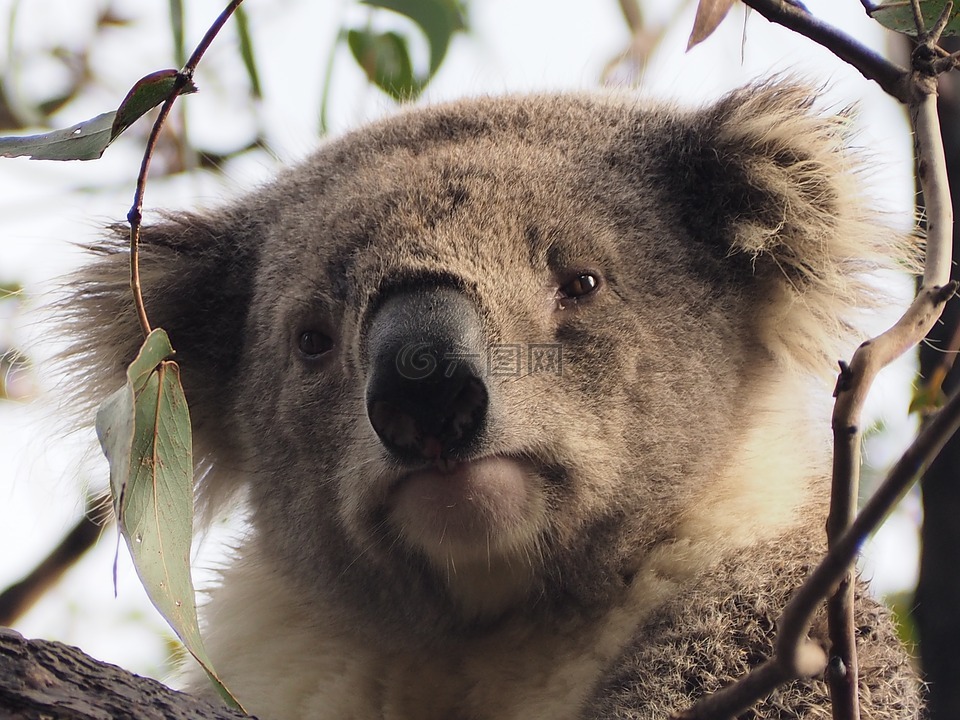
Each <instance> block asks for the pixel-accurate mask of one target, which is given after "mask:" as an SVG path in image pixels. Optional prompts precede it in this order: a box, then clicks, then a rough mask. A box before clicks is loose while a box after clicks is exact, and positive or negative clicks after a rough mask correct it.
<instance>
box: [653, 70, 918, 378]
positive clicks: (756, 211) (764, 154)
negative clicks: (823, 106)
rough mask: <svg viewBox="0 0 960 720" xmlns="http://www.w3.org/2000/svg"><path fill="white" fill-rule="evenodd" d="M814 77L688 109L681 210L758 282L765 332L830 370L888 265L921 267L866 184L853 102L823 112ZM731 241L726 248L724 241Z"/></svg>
mask: <svg viewBox="0 0 960 720" xmlns="http://www.w3.org/2000/svg"><path fill="white" fill-rule="evenodd" d="M815 97H816V92H815V90H813V89H812V88H810V87H806V86H802V85H797V84H785V83H782V82H771V83H767V84H761V85H754V86H750V87H747V88H743V89H741V90H737V91H735V92H733V93H731V94H730V95H728V96H726V97H725V98H723V99H722V100H721V101H720V102H718V103H717V104H716V105H714V106H712V107H710V108H707V109H704V110H701V111H700V112H698V113H696V114H694V115H693V116H691V117H690V118H689V119H688V122H689V123H690V124H689V125H687V126H686V128H685V130H684V131H683V132H682V133H681V136H682V138H683V139H681V140H680V141H679V142H678V143H677V144H676V145H675V146H674V147H672V149H671V151H670V152H669V153H668V154H669V155H671V156H672V157H671V159H670V162H672V163H675V167H674V172H675V173H676V174H677V175H678V176H679V177H682V178H683V180H682V181H681V183H680V185H681V186H680V187H677V184H676V183H675V184H674V188H675V190H676V191H677V192H678V194H679V196H680V198H681V199H680V207H681V208H696V209H697V211H696V212H693V213H688V214H689V215H690V216H689V217H687V218H686V220H685V222H686V224H687V226H688V228H689V229H690V230H691V231H692V233H693V234H694V235H695V236H696V237H697V239H699V241H700V242H703V243H707V244H712V245H714V247H713V249H712V252H713V253H717V254H722V255H724V256H725V258H726V259H725V260H723V264H724V265H726V267H727V268H728V270H729V272H730V275H731V277H734V276H735V277H736V278H737V279H738V280H737V282H747V283H751V284H752V288H753V289H755V291H756V292H749V293H747V294H746V295H745V297H751V298H752V299H753V301H754V302H755V303H756V304H757V306H756V307H753V308H749V309H745V312H749V313H754V314H756V316H757V317H758V320H759V322H760V327H759V334H760V340H761V342H763V343H764V344H765V345H766V346H767V347H769V348H770V349H771V350H772V351H774V352H775V353H776V354H777V355H778V356H780V357H781V359H785V360H791V361H798V362H800V364H801V365H803V366H805V367H806V368H807V369H817V370H820V371H823V370H827V371H829V370H830V369H832V368H835V363H836V359H837V358H839V357H843V356H844V355H849V353H850V351H851V348H850V347H849V344H848V343H849V340H850V339H851V332H852V330H853V326H854V324H855V316H854V315H852V314H851V310H853V309H855V308H865V307H870V306H872V305H875V304H876V303H877V301H878V292H877V285H876V282H875V281H871V280H869V279H868V278H867V276H868V275H869V274H871V273H873V274H875V273H876V271H877V270H880V269H882V268H891V267H896V266H900V267H901V268H902V267H910V268H911V269H912V268H914V267H915V261H916V255H917V244H918V243H917V242H916V238H911V237H909V236H907V235H905V234H903V233H896V232H894V231H892V230H891V229H890V228H889V227H888V226H887V225H886V224H885V220H888V218H884V217H883V213H882V212H881V211H879V210H877V209H876V207H875V206H874V205H872V204H871V203H870V201H869V198H868V197H867V196H866V194H865V192H864V188H863V184H864V181H865V179H864V177H863V176H864V173H863V172H861V160H860V159H859V158H858V157H857V155H856V153H854V152H852V151H851V150H850V149H849V146H848V143H849V140H850V134H851V133H850V129H851V117H850V112H849V111H848V110H845V111H842V112H840V113H837V114H833V115H825V114H821V113H818V112H816V111H815V110H814V107H813V105H814V99H815ZM717 242H720V243H722V244H723V247H720V248H717V247H715V244H716V243H717Z"/></svg>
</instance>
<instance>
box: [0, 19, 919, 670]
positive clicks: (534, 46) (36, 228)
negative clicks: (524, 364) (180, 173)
mask: <svg viewBox="0 0 960 720" xmlns="http://www.w3.org/2000/svg"><path fill="white" fill-rule="evenodd" d="M222 4H223V2H222V1H221V0H191V1H190V2H187V3H186V5H187V6H188V20H187V22H188V26H187V28H188V30H187V32H188V40H187V44H188V47H191V46H192V44H193V43H195V42H196V40H197V39H198V38H199V36H200V34H201V33H202V32H203V30H204V29H205V28H206V27H207V25H208V24H209V23H210V21H211V20H212V19H213V18H214V17H215V16H216V15H217V13H219V11H220V9H221V6H222ZM646 4H647V5H651V6H656V8H658V10H656V11H654V10H649V11H648V14H649V15H650V20H653V21H656V20H657V19H666V18H669V17H670V16H671V14H672V12H673V11H672V6H673V4H674V3H673V2H672V0H670V1H660V2H651V1H650V0H648V2H647V3H646ZM103 5H104V3H103V2H94V1H93V0H87V1H86V2H76V0H30V1H29V2H20V3H19V11H18V16H17V17H18V24H17V26H16V28H15V33H14V45H13V48H12V49H11V47H9V46H6V47H5V46H4V45H3V44H2V43H0V71H2V72H3V73H4V75H5V79H4V83H5V89H6V91H7V93H8V95H13V96H14V97H22V98H30V97H33V96H35V91H34V88H48V87H50V85H51V84H54V85H55V84H56V83H57V82H58V79H57V75H56V72H55V68H53V67H51V66H49V65H46V66H33V65H27V64H22V63H23V60H22V59H23V58H25V57H28V56H29V49H30V48H32V47H43V46H49V45H52V44H63V45H66V46H69V47H84V46H86V44H87V43H88V40H89V37H90V30H89V28H90V26H91V22H92V20H91V18H92V17H94V16H95V11H96V9H97V8H100V7H102V6H103ZM807 5H808V7H809V8H810V9H811V10H812V11H813V12H814V13H816V14H818V15H819V16H821V17H823V18H825V19H828V20H830V21H832V22H834V23H835V24H837V25H838V26H841V27H843V28H844V29H845V30H846V31H847V32H849V33H851V34H854V35H856V36H858V37H860V38H863V39H864V40H865V42H867V43H868V44H870V45H871V46H872V47H874V48H877V49H882V48H883V42H884V35H883V33H882V32H881V31H880V30H879V29H878V28H877V27H876V26H875V25H874V23H872V21H870V20H869V19H868V18H866V17H865V15H864V13H863V10H862V7H861V5H860V3H859V2H858V1H857V0H808V1H807ZM13 6H14V3H13V0H0V38H6V37H7V35H8V28H7V22H8V19H9V17H10V11H11V9H12V8H13ZM245 6H246V8H247V11H248V13H249V15H250V20H251V26H252V28H253V30H254V42H255V44H256V47H257V50H258V59H259V61H260V70H261V74H262V80H263V85H264V88H265V90H266V98H265V101H264V103H263V105H262V106H261V108H260V109H259V113H260V117H261V119H262V121H263V123H264V125H265V127H267V128H268V139H269V141H270V143H271V146H272V150H273V152H274V153H275V154H276V156H277V157H279V158H280V159H281V160H282V161H292V160H295V159H297V158H299V157H302V156H303V155H305V154H306V153H307V152H309V151H310V149H311V148H312V147H314V145H315V144H316V141H317V138H316V127H317V121H316V114H317V108H318V107H319V104H320V92H321V85H322V79H321V73H322V69H323V65H324V63H325V62H326V58H327V55H328V53H329V48H330V43H331V41H332V39H333V37H334V35H335V33H336V27H337V23H338V21H339V19H340V18H341V17H349V18H354V17H357V18H360V19H361V20H362V19H363V17H365V16H364V15H363V14H359V15H357V12H356V9H355V8H353V9H345V8H346V3H345V2H341V0H247V2H246V3H245ZM471 6H472V10H473V13H472V26H473V33H472V35H471V36H470V37H467V38H458V39H457V40H456V41H455V42H454V45H453V46H452V48H451V51H450V54H449V56H448V59H447V62H446V63H445V65H444V66H443V68H442V69H441V71H440V73H439V75H438V77H437V78H436V80H435V82H434V84H433V85H432V86H431V87H430V89H429V92H428V93H427V99H428V100H429V101H436V100H441V99H445V98H451V97H458V96H463V95H465V94H467V95H470V94H480V93H488V94H495V93H502V92H508V91H518V90H546V89H555V90H560V89H568V88H590V87H594V86H595V85H596V83H597V78H598V77H599V75H600V73H601V71H602V69H603V68H604V66H605V65H606V63H607V62H608V61H609V60H610V59H611V58H612V57H613V56H614V55H616V54H617V53H619V52H620V51H621V50H623V49H624V47H625V46H626V43H627V41H628V38H627V33H626V29H625V27H624V25H623V22H622V20H621V19H620V15H619V10H618V8H617V5H616V2H615V0H590V1H584V0H473V1H472V3H471ZM115 7H117V8H118V10H119V12H120V14H122V15H124V16H127V17H130V18H134V19H136V20H137V22H136V23H135V25H134V26H133V27H130V28H120V29H116V30H115V31H112V32H111V33H109V34H108V35H107V36H105V37H102V38H100V39H99V41H98V43H97V46H96V47H95V48H91V53H92V55H91V61H92V63H93V65H94V67H95V68H96V71H97V74H98V77H101V78H102V80H103V82H102V83H101V86H100V87H99V88H98V89H97V91H96V93H94V94H93V96H92V97H90V98H85V99H84V100H82V101H80V102H76V103H73V104H71V105H70V106H68V108H66V109H65V111H64V112H62V113H61V115H60V118H59V119H60V120H62V122H61V123H60V125H61V126H68V125H71V124H73V123H75V122H78V121H80V120H83V119H85V118H87V117H92V116H94V115H96V114H98V113H100V112H103V111H105V110H108V109H111V108H114V107H115V106H116V105H117V104H118V102H119V100H120V99H121V98H122V97H123V95H124V94H125V92H126V90H127V89H128V88H129V86H130V85H132V84H133V83H134V82H135V81H136V80H137V79H138V78H139V77H141V76H142V75H144V74H146V73H147V72H150V71H153V70H156V69H160V68H165V67H170V66H172V65H173V60H172V56H171V52H172V51H171V43H170V39H169V30H168V27H167V24H166V12H167V7H168V3H167V0H125V1H123V2H117V3H115ZM691 26H692V9H688V11H687V12H686V13H685V14H684V15H683V16H682V17H681V19H680V20H679V22H678V23H677V24H676V28H675V30H674V31H672V32H671V33H669V34H668V35H667V36H666V38H665V39H664V41H663V44H662V47H661V50H660V51H659V52H658V53H657V54H656V55H655V56H654V59H653V61H652V63H651V65H650V67H649V68H648V70H647V73H646V75H645V79H644V83H643V87H642V89H641V92H643V93H645V94H648V95H651V96H655V97H666V98H677V99H681V100H686V101H690V100H691V99H695V98H696V99H704V98H712V97H716V96H717V95H719V94H721V93H722V92H724V91H725V90H728V89H730V88H732V87H734V86H736V85H739V84H742V83H744V82H746V81H749V80H750V79H752V78H755V77H758V76H762V75H764V74H767V73H769V72H777V71H795V72H799V73H800V74H801V75H803V76H807V77H810V78H812V79H813V80H815V81H827V82H829V83H830V86H829V89H828V91H827V92H828V98H829V101H830V102H833V103H835V104H836V105H838V106H840V105H846V104H847V103H849V102H850V100H851V99H857V100H859V101H860V102H861V103H862V118H863V120H862V123H861V125H862V134H861V136H860V142H861V143H862V144H863V145H864V146H865V147H866V148H868V149H869V150H870V151H871V152H872V153H874V154H875V155H876V157H877V159H878V169H877V172H876V180H877V184H878V188H879V193H878V196H879V202H880V205H881V207H882V208H883V209H885V210H887V211H890V212H893V213H895V214H897V215H898V216H899V217H902V218H903V219H904V224H905V225H906V224H908V223H909V222H910V213H911V202H912V191H913V186H912V179H911V168H910V143H909V138H908V135H907V131H906V126H905V121H904V119H903V116H902V113H901V112H900V110H899V108H898V107H897V106H896V104H895V103H893V102H892V101H890V100H889V99H888V98H886V97H885V96H884V95H883V93H882V92H881V91H880V90H879V88H876V87H875V86H874V85H873V84H871V83H868V82H866V81H865V80H863V79H862V78H861V77H860V76H859V74H858V73H857V72H856V71H854V70H852V69H850V68H848V67H846V66H844V65H842V64H841V63H839V61H836V60H835V59H834V58H833V56H832V55H830V54H829V53H828V52H826V51H825V50H823V49H821V48H819V47H818V46H816V45H814V44H812V43H811V42H809V41H807V40H805V39H803V38H797V37H795V36H793V35H792V34H791V33H790V32H788V31H785V30H783V29H781V28H777V27H772V26H770V25H769V24H768V23H767V22H766V21H765V20H764V19H763V18H762V17H760V16H759V15H755V14H754V15H752V16H751V17H750V18H749V19H748V20H747V22H746V23H745V22H744V12H743V9H742V8H740V7H738V8H736V9H735V10H734V11H733V13H732V14H731V17H730V18H728V19H727V21H726V22H725V24H724V25H723V26H722V27H721V28H720V30H719V31H718V32H717V33H716V34H715V35H714V36H713V37H711V38H710V39H708V40H707V41H706V42H705V43H703V44H702V45H700V46H699V47H697V48H695V49H694V50H693V51H691V52H690V53H688V54H684V53H683V49H684V47H685V46H686V37H687V35H688V33H689V29H690V27H691ZM744 34H745V35H744ZM744 37H745V42H744ZM335 68H336V69H335V72H334V76H333V83H334V85H333V97H332V101H331V109H332V112H331V118H332V124H333V127H334V129H335V130H339V129H343V128H347V127H350V126H353V125H355V124H357V123H358V122H360V121H362V120H365V119H369V118H372V117H375V116H377V115H379V114H381V113H383V112H387V111H389V108H390V106H391V104H390V102H389V101H388V100H386V99H385V98H384V97H383V96H382V95H380V94H379V93H378V92H377V91H375V90H371V89H369V88H368V87H366V85H365V84H364V83H363V81H362V78H361V77H360V72H359V70H358V69H357V68H356V67H355V65H354V63H353V61H352V59H351V58H350V57H349V56H348V55H346V54H344V53H341V54H340V56H339V57H338V58H337V63H336V65H335ZM11 71H14V72H11ZM242 72H243V71H242V69H241V68H240V64H239V62H238V58H237V55H236V52H235V38H234V37H233V35H232V33H231V32H226V31H225V32H224V34H223V35H222V36H221V38H220V39H219V40H218V41H217V42H216V43H215V44H214V46H213V48H212V49H211V51H210V53H209V55H208V57H207V59H206V60H205V61H204V64H203V65H202V66H201V73H200V74H199V76H198V84H199V85H200V88H201V92H200V93H199V94H197V95H194V96H190V97H188V98H185V99H184V100H183V102H185V104H186V107H187V108H188V110H187V111H188V113H189V124H190V128H191V131H192V133H193V137H194V138H195V141H196V143H197V144H198V145H199V146H201V147H205V148H209V149H211V150H222V149H228V148H230V147H232V146H233V145H234V144H235V143H237V142H239V141H240V140H242V139H243V138H245V137H246V136H247V134H248V133H249V131H250V128H251V127H252V126H253V123H254V119H253V117H252V116H251V114H250V110H249V107H248V105H247V104H246V101H245V99H243V98H241V99H240V100H236V99H235V98H236V97H237V93H238V91H237V90H236V87H238V86H239V87H241V88H243V87H244V85H243V75H242ZM239 92H240V93H241V94H242V92H243V91H242V90H241V91H239ZM41 94H42V93H41ZM698 101H699V100H698ZM141 152H142V149H141V147H140V146H139V145H138V144H136V143H135V142H134V141H133V140H129V141H128V140H125V139H124V138H121V140H120V141H118V142H117V143H116V144H115V145H114V146H112V147H111V148H109V149H108V150H107V152H106V154H105V155H104V157H103V159H101V160H99V161H96V162H90V163H40V162H34V161H28V160H8V159H0V281H3V280H4V279H13V278H15V279H18V280H21V281H24V282H25V283H26V284H27V291H28V300H29V303H30V305H31V307H36V306H39V305H40V304H42V302H43V298H44V297H45V294H46V293H48V292H49V290H50V287H51V283H52V281H53V279H54V278H56V277H57V276H59V275H62V274H63V273H64V272H65V271H67V270H68V269H69V268H71V267H73V266H75V264H76V263H77V262H78V257H79V256H78V253H77V252H76V251H75V250H74V249H73V248H71V247H70V246H69V243H75V242H82V241H84V240H86V239H90V238H93V237H95V236H96V235H97V234H98V233H99V232H100V229H101V227H102V226H103V225H104V224H106V223H107V222H111V221H116V220H122V219H123V218H124V217H125V215H126V212H127V210H128V209H129V205H130V202H131V200H132V196H133V187H134V178H135V175H136V172H137V169H138V167H139V162H140V153H141ZM275 167H276V163H275V162H274V160H273V159H272V158H271V157H270V156H268V155H267V154H264V153H261V154H258V155H255V156H251V157H249V158H245V159H243V160H241V161H236V162H231V163H229V164H228V165H227V166H226V168H225V173H224V175H223V176H210V175H194V176H185V177H177V178H173V179H166V180H158V181H154V182H152V183H151V184H150V185H148V188H147V195H146V207H147V208H150V207H198V206H200V207H202V206H209V205H213V204H215V203H216V202H217V201H218V200H220V199H222V198H225V197H229V196H230V194H231V193H232V192H234V191H235V190H236V189H238V188H243V187H247V186H249V185H251V184H253V183H256V182H261V181H263V180H264V179H266V178H267V177H269V175H270V174H271V172H272V171H273V170H274V168H275ZM3 331H4V325H3V319H2V318H0V333H2V332H3ZM17 332H18V333H19V336H20V337H22V338H27V342H28V344H29V346H30V348H31V352H32V353H33V354H34V356H36V357H38V358H41V359H42V358H43V357H44V356H45V355H47V354H48V353H49V349H50V348H51V347H55V346H56V343H57V328H56V327H54V326H51V325H50V324H49V323H45V322H44V315H43V313H42V311H39V310H38V311H36V312H31V313H28V315H27V317H26V318H25V319H24V321H23V323H22V324H21V326H19V327H18V329H17ZM0 337H2V336H0ZM906 372H909V371H906ZM905 376H906V374H905V372H904V371H901V372H900V375H899V378H900V382H899V383H889V384H887V385H885V386H884V387H881V388H878V390H879V392H878V393H877V398H876V401H875V407H876V408H878V409H879V411H881V412H883V413H884V420H885V422H886V423H887V425H888V426H889V427H890V428H892V432H891V433H890V434H888V437H890V438H891V439H890V440H889V442H888V443H887V444H886V445H885V446H884V447H877V448H874V449H873V451H872V452H873V453H874V454H876V455H882V454H892V452H893V449H895V448H896V447H897V446H900V447H902V446H903V445H904V443H905V442H907V440H908V437H909V427H910V424H909V422H908V421H907V420H906V417H905V410H903V408H905V407H906V403H907V390H906V388H905V386H904V383H903V378H904V377H905ZM57 382H58V381H57V379H56V374H55V368H52V369H51V368H48V367H45V368H44V372H43V374H42V394H41V397H40V398H39V399H38V400H36V401H35V402H33V403H31V404H30V405H15V404H12V403H0V588H2V587H5V586H7V585H8V584H9V583H10V582H13V581H15V580H16V579H18V578H19V577H20V576H21V575H22V574H23V573H24V572H26V571H28V570H29V569H31V568H32V567H33V566H34V565H35V563H36V562H37V561H38V560H39V559H40V558H42V557H43V556H44V555H45V554H46V553H47V552H48V551H49V550H50V549H51V548H52V546H53V544H54V543H55V542H57V541H59V539H60V537H61V536H62V535H63V533H64V532H65V530H66V529H67V528H69V527H70V526H71V525H72V524H73V523H74V522H75V520H76V517H77V514H78V512H79V508H80V507H81V506H82V498H83V489H82V488H83V486H84V483H92V484H93V485H95V486H100V485H102V483H103V482H104V481H103V478H105V477H106V469H105V465H104V464H103V463H102V462H101V461H99V459H98V452H97V450H96V448H95V439H94V438H93V433H92V429H90V430H89V432H87V433H86V434H85V435H84V437H82V438H75V437H70V438H68V437H66V435H65V432H64V425H63V420H62V418H63V415H62V413H58V411H57V409H56V394H57V387H56V383H57ZM885 408H888V409H886V410H885ZM916 512H917V511H916V507H915V504H914V505H913V506H910V508H909V509H908V512H907V513H906V514H901V515H898V516H897V519H896V522H897V523H899V524H900V525H904V526H906V528H907V531H906V532H903V531H897V532H891V533H885V534H883V535H881V537H880V539H879V540H878V542H877V543H876V544H875V545H874V550H873V553H872V555H871V561H870V562H869V563H868V565H867V567H868V570H867V572H868V574H870V575H875V576H876V585H877V587H878V588H879V589H881V590H886V589H890V588H892V587H896V586H899V585H903V584H905V583H909V582H910V581H911V580H910V575H909V573H910V572H911V571H910V570H907V571H906V575H905V571H904V568H909V567H910V565H911V562H912V558H913V557H914V556H915V553H916V547H915V540H914V538H913V535H912V533H911V532H910V526H911V523H912V521H913V518H912V515H915V514H916ZM211 544H215V543H211ZM115 547H116V535H115V532H114V531H113V530H112V529H111V530H108V531H107V532H106V534H105V536H104V537H103V538H102V541H101V542H100V544H99V546H98V547H97V548H96V550H95V551H94V552H92V553H90V554H89V555H88V556H87V557H86V558H85V559H84V560H83V561H82V562H81V563H80V564H79V565H78V566H77V567H75V568H74V569H73V570H72V571H71V573H70V574H69V575H68V577H67V578H66V579H65V581H64V582H63V583H61V584H60V585H59V586H58V587H57V588H56V589H55V590H54V591H52V592H51V593H50V594H49V595H48V596H47V597H45V598H44V599H43V600H42V601H41V602H40V604H39V605H38V606H37V607H36V608H35V609H34V610H33V611H32V612H31V613H30V614H28V615H27V616H26V617H25V618H23V619H22V620H21V621H20V622H19V623H18V624H17V629H19V630H20V631H21V632H23V633H24V634H26V635H28V636H39V637H47V638H52V639H61V640H65V641H67V642H70V643H73V644H76V645H79V646H81V647H83V648H84V649H85V650H86V651H87V652H89V653H91V654H92V655H94V656H96V657H99V658H102V659H105V660H109V661H111V662H115V663H117V664H120V665H123V666H125V667H127V668H129V669H132V670H135V671H138V672H141V673H145V674H152V675H154V676H161V677H162V675H163V674H164V672H165V671H166V669H165V661H166V659H167V656H168V653H169V647H168V646H167V645H166V643H165V640H164V638H165V637H166V636H167V631H166V630H165V626H164V624H163V621H162V620H161V619H159V618H158V617H157V616H156V614H155V612H154V611H153V610H152V608H151V607H150V606H149V604H148V602H147V601H146V600H145V598H144V596H143V592H142V590H141V589H140V588H139V584H138V581H137V579H136V576H135V574H134V572H133V570H132V568H131V567H130V565H129V562H128V561H127V560H126V555H125V552H123V551H121V565H120V588H119V597H118V598H116V599H115V598H114V597H113V587H112V581H111V573H112V564H113V553H114V548H115ZM877 558H879V559H880V560H882V562H874V560H875V559H877Z"/></svg>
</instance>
